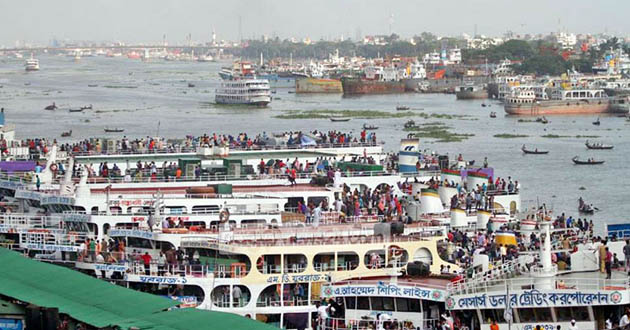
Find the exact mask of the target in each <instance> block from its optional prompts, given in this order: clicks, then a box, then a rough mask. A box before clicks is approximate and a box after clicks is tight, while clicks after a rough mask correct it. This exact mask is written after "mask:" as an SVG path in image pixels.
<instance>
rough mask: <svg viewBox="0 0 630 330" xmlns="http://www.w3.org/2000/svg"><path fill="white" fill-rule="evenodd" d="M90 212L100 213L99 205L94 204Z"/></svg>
mask: <svg viewBox="0 0 630 330" xmlns="http://www.w3.org/2000/svg"><path fill="white" fill-rule="evenodd" d="M90 213H92V214H98V206H94V207H92V210H91V211H90Z"/></svg>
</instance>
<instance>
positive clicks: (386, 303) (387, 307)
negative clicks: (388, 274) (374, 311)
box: [383, 297, 394, 311]
mask: <svg viewBox="0 0 630 330" xmlns="http://www.w3.org/2000/svg"><path fill="white" fill-rule="evenodd" d="M383 310H384V311H394V298H391V297H384V298H383Z"/></svg>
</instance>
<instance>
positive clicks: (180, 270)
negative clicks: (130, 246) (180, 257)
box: [79, 252, 248, 278]
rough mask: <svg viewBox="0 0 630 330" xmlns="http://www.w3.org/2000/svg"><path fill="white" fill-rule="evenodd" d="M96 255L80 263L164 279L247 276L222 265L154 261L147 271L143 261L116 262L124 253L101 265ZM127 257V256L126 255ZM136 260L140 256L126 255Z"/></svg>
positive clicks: (115, 254)
mask: <svg viewBox="0 0 630 330" xmlns="http://www.w3.org/2000/svg"><path fill="white" fill-rule="evenodd" d="M94 255H95V254H90V253H87V254H85V255H82V256H80V257H79V261H80V262H84V263H87V264H99V265H103V264H105V265H112V266H125V267H126V270H125V272H126V273H127V274H131V275H140V276H163V277H173V276H179V277H195V278H211V277H213V276H214V277H215V278H240V277H243V276H246V275H247V273H248V272H247V271H240V270H231V269H229V268H228V267H226V266H225V265H221V264H201V263H200V264H187V263H158V262H156V261H152V262H151V263H150V264H149V268H148V269H147V268H146V267H145V265H144V263H143V262H141V261H130V260H116V259H117V258H119V259H123V253H122V252H108V253H106V256H107V258H108V259H109V262H104V263H99V262H97V261H96V258H95V257H94ZM125 255H126V254H125ZM126 257H130V258H134V257H139V256H138V255H126Z"/></svg>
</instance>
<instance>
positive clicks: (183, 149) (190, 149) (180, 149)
mask: <svg viewBox="0 0 630 330" xmlns="http://www.w3.org/2000/svg"><path fill="white" fill-rule="evenodd" d="M117 142H118V141H117ZM383 144H384V142H347V143H318V144H316V145H306V146H305V145H301V144H290V145H289V144H287V145H273V146H272V145H256V144H253V145H251V146H242V145H238V144H236V143H232V144H230V145H225V144H221V145H217V146H200V145H198V144H195V145H192V146H167V147H162V148H152V149H150V148H146V147H143V148H131V149H127V150H123V149H122V148H116V150H114V151H112V150H105V149H104V148H103V149H102V150H101V151H100V152H97V151H96V150H89V151H78V152H70V153H71V154H72V155H74V156H79V157H90V156H109V155H112V156H113V155H146V154H178V153H180V154H182V153H184V154H185V153H196V152H197V151H198V150H199V149H203V148H212V147H214V148H229V149H230V151H271V150H312V149H325V148H357V147H377V146H382V145H383Z"/></svg>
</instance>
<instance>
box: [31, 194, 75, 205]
mask: <svg viewBox="0 0 630 330" xmlns="http://www.w3.org/2000/svg"><path fill="white" fill-rule="evenodd" d="M40 203H41V204H42V205H48V204H62V205H70V206H73V205H74V203H75V199H74V197H64V196H42V199H41V201H40Z"/></svg>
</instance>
